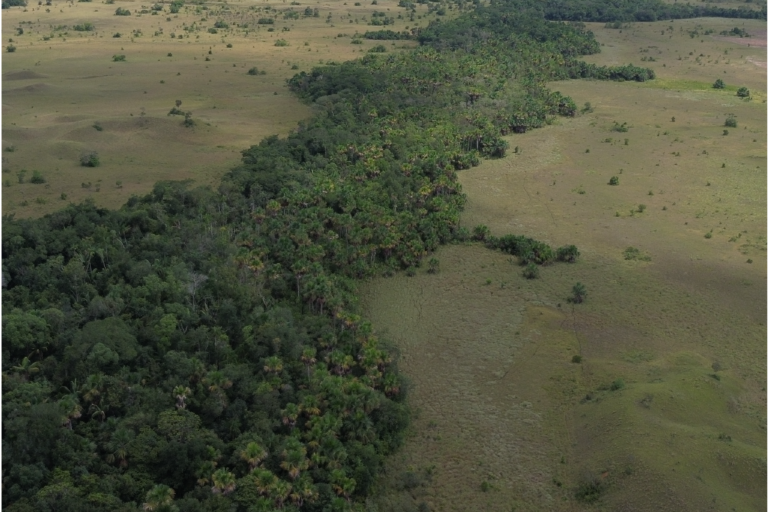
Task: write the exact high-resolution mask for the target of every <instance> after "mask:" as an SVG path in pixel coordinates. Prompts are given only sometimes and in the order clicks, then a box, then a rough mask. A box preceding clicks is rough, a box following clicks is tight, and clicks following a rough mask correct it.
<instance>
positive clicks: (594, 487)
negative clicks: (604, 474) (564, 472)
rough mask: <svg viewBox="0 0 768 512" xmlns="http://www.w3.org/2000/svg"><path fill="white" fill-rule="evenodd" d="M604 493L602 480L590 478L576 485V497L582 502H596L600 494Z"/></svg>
mask: <svg viewBox="0 0 768 512" xmlns="http://www.w3.org/2000/svg"><path fill="white" fill-rule="evenodd" d="M602 493H603V484H602V482H601V481H600V480H597V479H595V480H590V481H588V482H582V483H581V484H579V486H578V487H576V492H575V493H574V494H575V497H576V501H580V502H582V503H595V502H596V501H597V500H599V499H600V495H601V494H602Z"/></svg>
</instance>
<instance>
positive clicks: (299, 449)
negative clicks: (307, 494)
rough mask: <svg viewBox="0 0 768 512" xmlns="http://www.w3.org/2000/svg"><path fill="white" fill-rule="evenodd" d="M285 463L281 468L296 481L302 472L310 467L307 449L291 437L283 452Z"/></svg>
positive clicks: (282, 463)
mask: <svg viewBox="0 0 768 512" xmlns="http://www.w3.org/2000/svg"><path fill="white" fill-rule="evenodd" d="M283 459H284V460H283V462H281V463H280V467H281V468H283V469H284V470H286V471H287V472H288V475H290V477H291V478H292V479H293V480H296V479H297V478H298V477H299V474H301V472H302V471H304V470H305V469H307V468H308V467H309V460H307V448H306V447H305V446H304V444H303V443H302V442H301V441H299V440H298V439H296V438H293V437H290V438H288V441H286V443H285V449H284V450H283Z"/></svg>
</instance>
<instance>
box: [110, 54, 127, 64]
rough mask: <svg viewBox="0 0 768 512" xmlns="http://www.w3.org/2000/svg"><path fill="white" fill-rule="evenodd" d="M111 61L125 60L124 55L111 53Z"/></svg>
mask: <svg viewBox="0 0 768 512" xmlns="http://www.w3.org/2000/svg"><path fill="white" fill-rule="evenodd" d="M112 62H125V55H123V54H120V55H113V56H112Z"/></svg>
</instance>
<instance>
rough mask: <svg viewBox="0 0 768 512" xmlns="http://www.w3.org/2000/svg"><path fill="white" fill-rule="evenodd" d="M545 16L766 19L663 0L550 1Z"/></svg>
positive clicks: (526, 2) (523, 2) (530, 2)
mask: <svg viewBox="0 0 768 512" xmlns="http://www.w3.org/2000/svg"><path fill="white" fill-rule="evenodd" d="M514 4H516V5H518V6H519V7H518V8H523V6H526V7H527V8H531V9H533V8H536V6H538V5H541V4H539V2H535V1H534V0H514ZM543 4H544V5H543V11H544V16H545V17H546V19H548V20H555V21H598V22H616V21H620V22H631V21H657V20H675V19H687V18H701V17H718V18H746V19H763V20H764V19H765V17H766V11H765V6H763V8H762V9H760V10H752V9H746V8H742V7H740V8H737V9H733V8H726V7H717V6H714V5H711V4H706V3H705V4H691V3H685V4H683V3H667V2H664V1H662V0H638V1H635V0H546V1H545V2H544V3H543Z"/></svg>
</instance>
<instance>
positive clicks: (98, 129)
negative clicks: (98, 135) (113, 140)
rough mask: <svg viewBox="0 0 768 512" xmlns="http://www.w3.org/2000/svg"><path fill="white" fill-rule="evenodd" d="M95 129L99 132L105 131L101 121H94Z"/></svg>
mask: <svg viewBox="0 0 768 512" xmlns="http://www.w3.org/2000/svg"><path fill="white" fill-rule="evenodd" d="M93 129H94V130H96V131H97V132H101V131H104V128H102V126H101V125H100V124H99V123H93Z"/></svg>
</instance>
